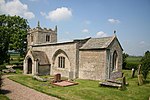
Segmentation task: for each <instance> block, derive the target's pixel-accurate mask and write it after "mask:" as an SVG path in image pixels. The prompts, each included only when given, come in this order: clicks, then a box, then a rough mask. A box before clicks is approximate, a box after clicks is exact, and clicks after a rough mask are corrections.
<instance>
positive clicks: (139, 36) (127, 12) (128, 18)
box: [0, 0, 150, 56]
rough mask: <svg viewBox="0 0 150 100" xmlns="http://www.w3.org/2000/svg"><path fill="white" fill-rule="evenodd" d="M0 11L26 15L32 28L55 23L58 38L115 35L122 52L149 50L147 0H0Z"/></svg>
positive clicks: (50, 26)
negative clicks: (38, 22) (114, 33)
mask: <svg viewBox="0 0 150 100" xmlns="http://www.w3.org/2000/svg"><path fill="white" fill-rule="evenodd" d="M0 14H9V15H19V16H22V17H24V18H27V19H28V22H29V25H30V27H31V28H33V27H36V26H37V21H38V20H39V21H40V25H41V27H46V28H54V27H55V25H57V26H58V41H68V40H73V39H78V38H79V39H80V38H87V37H96V38H97V37H104V36H112V35H113V31H114V30H116V31H117V33H116V35H117V37H118V39H119V41H120V43H121V45H122V47H123V49H124V52H125V53H128V54H130V55H137V56H139V55H143V54H144V52H145V51H147V50H150V0H0Z"/></svg>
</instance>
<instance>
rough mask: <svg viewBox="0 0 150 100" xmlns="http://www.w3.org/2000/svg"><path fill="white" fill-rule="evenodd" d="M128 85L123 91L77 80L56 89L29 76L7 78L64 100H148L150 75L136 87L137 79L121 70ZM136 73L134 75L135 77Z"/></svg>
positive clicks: (96, 82)
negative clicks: (67, 85)
mask: <svg viewBox="0 0 150 100" xmlns="http://www.w3.org/2000/svg"><path fill="white" fill-rule="evenodd" d="M123 72H124V75H125V76H126V79H127V82H128V83H129V85H128V86H127V87H126V89H125V90H119V89H116V88H108V87H99V81H92V80H81V79H77V80H75V82H78V83H79V84H78V85H74V86H69V87H58V86H54V85H51V84H50V82H39V81H37V80H33V79H32V76H29V75H16V76H11V77H9V78H10V79H11V80H14V81H16V82H18V83H21V84H23V85H25V86H28V87H30V88H33V89H35V90H38V91H40V92H43V93H46V94H48V95H51V96H55V97H58V98H60V99H65V100H108V99H110V100H148V98H149V97H150V75H149V76H148V78H147V80H148V81H147V83H146V84H144V85H142V86H138V80H137V77H135V78H131V70H123ZM136 75H137V73H135V76H136Z"/></svg>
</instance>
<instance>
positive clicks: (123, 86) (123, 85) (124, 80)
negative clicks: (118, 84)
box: [122, 76, 126, 89]
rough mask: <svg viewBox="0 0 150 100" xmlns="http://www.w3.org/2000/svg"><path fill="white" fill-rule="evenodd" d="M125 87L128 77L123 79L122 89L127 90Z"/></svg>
mask: <svg viewBox="0 0 150 100" xmlns="http://www.w3.org/2000/svg"><path fill="white" fill-rule="evenodd" d="M125 85H126V77H125V76H123V77H122V89H125Z"/></svg>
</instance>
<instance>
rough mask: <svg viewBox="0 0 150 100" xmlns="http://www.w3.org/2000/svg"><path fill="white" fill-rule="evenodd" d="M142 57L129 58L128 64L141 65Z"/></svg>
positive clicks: (127, 59)
mask: <svg viewBox="0 0 150 100" xmlns="http://www.w3.org/2000/svg"><path fill="white" fill-rule="evenodd" d="M141 59H142V57H140V56H139V57H136V56H129V57H127V58H126V61H127V62H132V63H140V61H141Z"/></svg>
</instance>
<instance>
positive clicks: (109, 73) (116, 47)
mask: <svg viewBox="0 0 150 100" xmlns="http://www.w3.org/2000/svg"><path fill="white" fill-rule="evenodd" d="M115 51H116V52H117V57H118V58H117V66H116V68H115V70H112V63H113V53H114V52H115ZM122 51H123V50H122V48H121V46H120V44H119V42H118V40H117V38H116V39H114V41H113V42H112V43H111V45H110V46H109V47H108V50H107V62H108V61H110V62H109V63H107V67H106V78H110V79H114V78H118V77H121V76H122V74H121V73H122Z"/></svg>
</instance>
